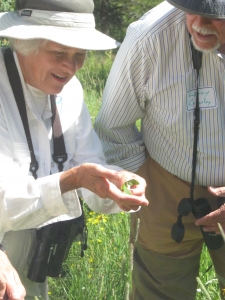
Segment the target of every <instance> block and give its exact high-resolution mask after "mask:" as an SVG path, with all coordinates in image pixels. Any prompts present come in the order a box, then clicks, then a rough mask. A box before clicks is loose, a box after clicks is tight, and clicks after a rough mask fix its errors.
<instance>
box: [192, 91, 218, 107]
mask: <svg viewBox="0 0 225 300" xmlns="http://www.w3.org/2000/svg"><path fill="white" fill-rule="evenodd" d="M198 95H199V107H200V108H202V109H210V108H215V107H217V100H216V92H215V89H214V88H213V87H204V88H199V89H198ZM195 105H196V89H194V90H191V91H188V92H187V110H188V111H191V110H194V109H195Z"/></svg>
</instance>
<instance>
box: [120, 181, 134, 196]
mask: <svg viewBox="0 0 225 300" xmlns="http://www.w3.org/2000/svg"><path fill="white" fill-rule="evenodd" d="M121 190H122V191H123V192H124V193H125V194H127V195H132V193H131V191H130V189H129V188H128V187H127V185H126V182H125V183H124V184H123V185H122V187H121Z"/></svg>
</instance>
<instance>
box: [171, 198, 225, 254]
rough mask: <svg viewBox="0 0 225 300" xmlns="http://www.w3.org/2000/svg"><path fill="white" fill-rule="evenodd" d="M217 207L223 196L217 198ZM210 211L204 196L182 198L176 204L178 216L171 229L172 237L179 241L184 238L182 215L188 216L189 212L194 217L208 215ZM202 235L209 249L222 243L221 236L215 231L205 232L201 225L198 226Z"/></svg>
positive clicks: (222, 202) (222, 200) (223, 199)
mask: <svg viewBox="0 0 225 300" xmlns="http://www.w3.org/2000/svg"><path fill="white" fill-rule="evenodd" d="M217 203H218V207H220V206H221V205H223V204H224V203H225V198H222V197H221V198H218V199H217ZM211 211H212V209H211V206H210V204H209V202H208V200H207V199H206V198H198V199H197V200H195V201H194V200H192V201H191V199H190V198H183V199H182V200H181V201H180V203H179V205H178V214H179V215H178V218H177V222H176V223H175V224H173V226H172V229H171V237H172V239H173V240H174V241H175V242H177V243H180V242H181V241H182V240H183V238H184V233H185V228H184V225H183V223H182V217H183V216H188V215H189V214H190V212H192V214H193V215H194V217H195V218H196V219H199V218H202V217H204V216H206V215H208V214H209V213H210V212H211ZM200 229H201V232H202V236H203V238H204V242H205V244H206V246H207V247H208V248H209V249H210V250H216V249H219V248H221V247H222V246H223V245H224V240H223V237H222V236H221V235H220V234H216V233H215V232H206V231H204V230H203V226H200Z"/></svg>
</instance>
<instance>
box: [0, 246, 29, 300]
mask: <svg viewBox="0 0 225 300" xmlns="http://www.w3.org/2000/svg"><path fill="white" fill-rule="evenodd" d="M25 295H26V291H25V288H24V286H23V285H22V283H21V281H20V278H19V276H18V274H17V272H16V270H15V269H14V268H13V266H12V265H11V263H10V261H9V259H8V257H7V255H6V254H5V253H4V252H3V251H0V299H2V300H24V297H25Z"/></svg>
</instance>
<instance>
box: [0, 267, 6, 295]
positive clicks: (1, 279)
mask: <svg viewBox="0 0 225 300" xmlns="http://www.w3.org/2000/svg"><path fill="white" fill-rule="evenodd" d="M5 293H6V279H5V276H4V275H3V274H2V273H1V274H0V300H1V299H4V295H5Z"/></svg>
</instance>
